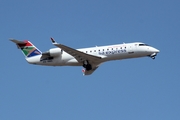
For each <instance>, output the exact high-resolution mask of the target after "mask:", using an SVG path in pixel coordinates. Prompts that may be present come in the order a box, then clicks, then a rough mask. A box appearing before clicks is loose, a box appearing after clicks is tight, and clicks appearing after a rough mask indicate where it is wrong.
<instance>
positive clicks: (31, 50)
mask: <svg viewBox="0 0 180 120" xmlns="http://www.w3.org/2000/svg"><path fill="white" fill-rule="evenodd" d="M10 40H11V41H12V42H14V43H15V44H16V45H17V47H18V49H21V51H22V53H23V54H24V56H25V57H33V56H36V55H40V54H42V52H41V51H40V50H39V49H38V48H36V47H35V46H34V45H33V44H32V43H31V42H30V41H28V40H24V41H19V40H15V39H10Z"/></svg>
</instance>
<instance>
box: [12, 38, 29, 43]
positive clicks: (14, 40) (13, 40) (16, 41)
mask: <svg viewBox="0 0 180 120" xmlns="http://www.w3.org/2000/svg"><path fill="white" fill-rule="evenodd" d="M9 40H10V41H12V42H14V43H16V44H26V43H25V42H24V41H19V40H16V39H12V38H11V39H9Z"/></svg>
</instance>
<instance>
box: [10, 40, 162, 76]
mask: <svg viewBox="0 0 180 120" xmlns="http://www.w3.org/2000/svg"><path fill="white" fill-rule="evenodd" d="M10 40H11V41H12V42H14V43H15V44H16V45H17V47H18V48H19V49H20V50H21V51H22V53H23V54H24V56H25V59H26V60H27V62H28V63H30V64H35V65H45V66H82V67H83V70H82V72H83V75H90V74H92V73H93V72H94V71H95V70H96V69H97V68H98V67H99V66H100V64H102V63H104V62H107V61H112V60H122V59H129V58H139V57H147V56H148V57H150V58H152V59H155V56H156V55H157V53H159V52H160V51H159V50H158V49H156V48H154V47H151V46H149V45H147V44H145V43H142V42H133V43H123V44H115V45H107V46H96V47H89V48H81V49H74V48H71V47H68V46H66V45H63V44H59V43H57V42H56V41H55V40H54V39H53V38H51V41H52V44H53V45H54V46H56V47H57V48H52V49H49V50H48V51H47V52H41V51H40V50H39V49H38V48H36V47H35V46H34V45H33V44H32V43H31V42H30V41H28V40H24V41H19V40H16V39H10Z"/></svg>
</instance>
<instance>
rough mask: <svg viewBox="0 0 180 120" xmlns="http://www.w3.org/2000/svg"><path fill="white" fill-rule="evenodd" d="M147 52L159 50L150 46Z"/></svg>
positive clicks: (157, 51)
mask: <svg viewBox="0 0 180 120" xmlns="http://www.w3.org/2000/svg"><path fill="white" fill-rule="evenodd" d="M149 52H153V53H159V52H160V51H159V50H158V49H156V48H153V47H150V48H149Z"/></svg>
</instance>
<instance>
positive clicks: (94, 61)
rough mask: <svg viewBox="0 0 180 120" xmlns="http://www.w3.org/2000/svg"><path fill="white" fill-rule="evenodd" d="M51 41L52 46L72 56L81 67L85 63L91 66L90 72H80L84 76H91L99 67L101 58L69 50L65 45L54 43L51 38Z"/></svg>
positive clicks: (84, 70)
mask: <svg viewBox="0 0 180 120" xmlns="http://www.w3.org/2000/svg"><path fill="white" fill-rule="evenodd" d="M51 41H52V43H53V45H55V46H56V47H59V48H61V49H62V50H63V51H65V52H67V53H68V54H70V55H72V56H73V57H74V58H75V59H76V60H77V61H78V62H79V63H82V65H83V64H84V62H85V61H88V63H90V64H91V66H92V69H91V70H86V69H83V70H82V71H83V74H84V75H90V74H92V73H93V72H94V71H95V70H96V69H97V68H98V67H99V64H100V63H101V57H99V56H94V55H90V54H86V53H84V52H81V51H79V50H76V49H73V48H70V47H68V46H65V45H62V44H59V43H56V41H55V40H54V39H53V38H51Z"/></svg>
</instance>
